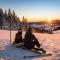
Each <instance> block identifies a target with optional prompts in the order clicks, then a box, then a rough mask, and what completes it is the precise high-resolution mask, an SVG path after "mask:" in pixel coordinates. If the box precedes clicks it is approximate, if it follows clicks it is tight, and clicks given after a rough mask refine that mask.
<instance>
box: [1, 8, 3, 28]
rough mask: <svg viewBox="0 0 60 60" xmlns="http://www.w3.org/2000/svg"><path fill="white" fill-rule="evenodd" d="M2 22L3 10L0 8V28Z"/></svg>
mask: <svg viewBox="0 0 60 60" xmlns="http://www.w3.org/2000/svg"><path fill="white" fill-rule="evenodd" d="M2 24H3V10H2V9H1V8H0V28H1V29H2Z"/></svg>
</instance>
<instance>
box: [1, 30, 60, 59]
mask: <svg viewBox="0 0 60 60" xmlns="http://www.w3.org/2000/svg"><path fill="white" fill-rule="evenodd" d="M16 32H17V31H12V32H11V40H12V41H11V43H13V41H14V37H15V34H16ZM24 34H25V32H23V35H22V36H23V37H24ZM33 34H34V35H35V36H36V38H37V39H38V40H39V42H40V43H41V44H42V46H41V47H43V48H44V49H45V50H46V51H47V53H52V56H50V57H38V58H23V56H33V55H37V54H36V53H33V52H31V51H27V50H24V49H21V48H15V47H13V46H11V44H10V32H9V31H8V30H0V60H60V30H58V31H54V34H47V33H33Z"/></svg>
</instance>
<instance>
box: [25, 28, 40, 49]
mask: <svg viewBox="0 0 60 60" xmlns="http://www.w3.org/2000/svg"><path fill="white" fill-rule="evenodd" d="M35 45H36V46H37V47H38V48H39V47H40V43H39V41H38V40H37V38H36V37H35V36H34V34H33V33H32V28H31V27H29V28H28V30H27V31H26V34H25V38H24V46H25V47H26V48H28V49H32V48H34V47H35Z"/></svg>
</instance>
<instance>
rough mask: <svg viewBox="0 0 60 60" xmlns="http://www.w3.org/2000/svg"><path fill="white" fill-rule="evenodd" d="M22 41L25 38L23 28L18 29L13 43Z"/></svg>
mask: <svg viewBox="0 0 60 60" xmlns="http://www.w3.org/2000/svg"><path fill="white" fill-rule="evenodd" d="M21 42H23V40H22V30H21V29H18V32H17V33H16V36H15V41H14V42H13V44H19V43H21Z"/></svg>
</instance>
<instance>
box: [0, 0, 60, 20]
mask: <svg viewBox="0 0 60 60" xmlns="http://www.w3.org/2000/svg"><path fill="white" fill-rule="evenodd" d="M0 8H2V9H3V10H5V9H6V10H8V9H9V8H10V9H11V10H14V11H15V12H16V14H17V16H19V17H20V18H22V17H23V16H25V17H26V18H35V19H37V18H38V19H39V18H46V17H48V18H49V19H51V18H52V17H53V18H60V0H0Z"/></svg>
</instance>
